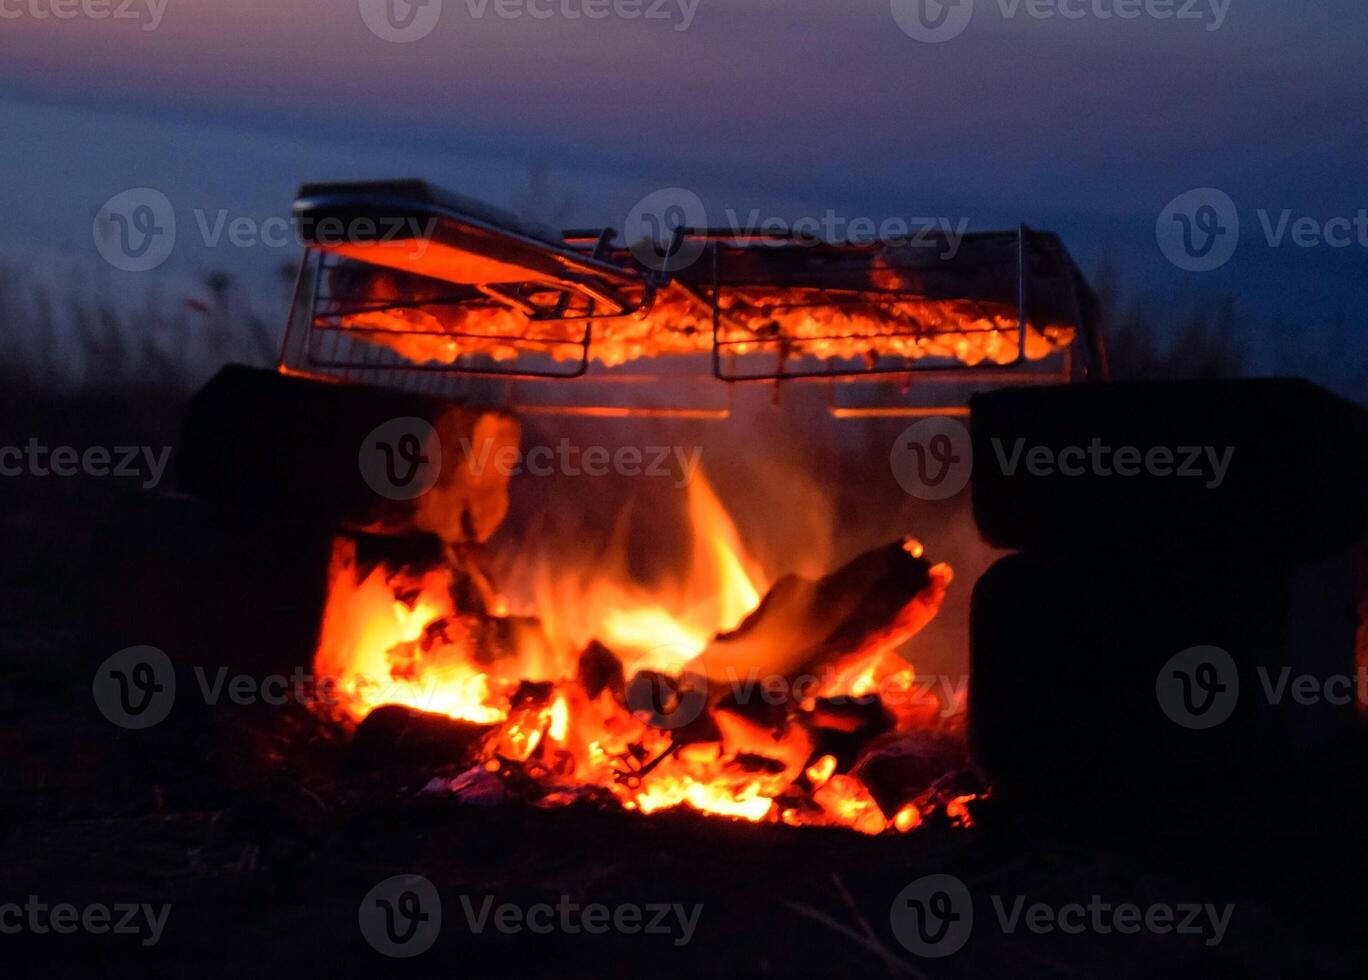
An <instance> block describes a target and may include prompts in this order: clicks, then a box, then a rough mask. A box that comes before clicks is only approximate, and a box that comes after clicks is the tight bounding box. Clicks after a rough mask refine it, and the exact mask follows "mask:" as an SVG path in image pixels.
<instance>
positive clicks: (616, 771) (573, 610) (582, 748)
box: [315, 473, 973, 834]
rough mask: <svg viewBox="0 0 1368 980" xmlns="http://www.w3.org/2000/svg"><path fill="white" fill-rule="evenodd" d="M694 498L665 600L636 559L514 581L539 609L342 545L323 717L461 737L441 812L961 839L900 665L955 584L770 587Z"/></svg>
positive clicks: (911, 578) (946, 574) (704, 497)
mask: <svg viewBox="0 0 1368 980" xmlns="http://www.w3.org/2000/svg"><path fill="white" fill-rule="evenodd" d="M687 498H688V506H687V512H688V519H689V525H690V528H689V530H690V535H691V538H692V545H691V549H690V551H689V554H688V555H687V556H685V558H684V562H683V565H684V571H683V574H682V575H681V576H680V577H679V578H678V579H677V580H676V581H675V582H672V583H671V584H670V585H669V587H662V588H659V589H648V588H645V587H643V586H641V585H640V584H637V583H635V582H633V581H632V580H631V579H630V578H629V576H628V574H627V573H626V562H625V560H624V559H625V554H624V553H619V554H618V555H616V556H614V555H610V556H607V557H606V558H605V557H600V558H599V559H598V560H597V561H596V563H595V565H594V566H593V567H592V568H575V567H574V566H573V564H570V563H566V562H564V561H559V562H546V563H542V564H540V565H538V564H537V563H536V562H520V563H516V564H517V565H518V566H520V567H521V569H522V573H523V574H522V577H523V578H525V579H526V580H527V581H526V582H525V583H523V584H525V585H530V586H531V588H530V592H531V595H532V596H533V601H532V603H531V604H530V606H529V607H528V608H514V606H513V604H511V603H510V601H509V599H508V598H507V597H506V596H505V595H504V594H503V593H502V592H501V591H500V590H499V589H498V588H497V587H496V585H495V584H494V583H493V582H491V581H490V579H489V577H488V576H487V575H486V573H485V572H484V571H483V570H482V568H481V567H480V566H481V561H480V558H479V556H478V555H477V554H476V553H475V552H474V551H473V550H472V548H471V547H469V546H466V547H462V548H449V549H447V550H445V551H444V553H443V555H442V556H441V557H439V558H436V559H434V560H424V561H419V562H412V561H409V562H394V561H386V560H378V561H366V560H364V559H363V558H362V557H360V555H359V553H358V547H357V544H356V541H355V540H353V539H351V538H348V537H345V536H341V537H338V538H337V540H336V541H335V543H334V548H333V558H332V564H331V569H330V573H329V594H328V599H327V605H326V609H325V614H324V619H323V626H322V632H321V639H320V643H319V648H318V652H317V657H316V662H315V670H316V674H317V675H318V676H320V677H327V678H330V679H333V680H335V682H336V690H335V694H336V697H335V698H333V699H330V703H329V706H328V710H329V711H331V712H333V713H335V714H336V715H337V716H339V717H340V718H341V719H342V720H343V721H344V723H347V724H356V725H360V726H362V728H363V729H364V727H365V726H366V725H368V724H370V725H375V724H388V725H393V724H396V723H397V722H396V719H395V718H393V717H392V716H393V715H394V714H395V713H396V712H397V711H400V710H401V709H412V711H415V712H425V713H431V714H436V715H441V716H445V717H446V718H449V719H453V720H456V721H458V722H460V723H462V725H461V726H460V727H461V729H463V734H462V736H461V739H462V740H463V741H464V742H465V743H466V745H467V749H466V753H465V758H464V759H463V763H464V764H466V765H467V766H468V768H467V769H466V771H464V772H462V773H460V774H458V775H456V776H455V777H453V778H448V779H444V780H437V781H435V782H434V785H433V786H432V787H431V788H432V789H434V790H440V791H447V792H455V793H458V794H469V795H472V796H489V795H490V794H493V795H494V796H496V797H503V796H506V795H510V794H512V793H515V792H516V793H522V794H524V795H530V797H531V798H532V799H533V800H534V801H535V802H536V803H537V804H538V805H541V806H557V805H564V804H566V803H570V802H573V801H576V800H583V799H588V800H598V801H602V802H603V803H604V804H605V805H616V806H621V807H623V808H625V809H628V810H634V811H638V812H640V813H643V814H650V813H654V812H656V811H659V810H664V809H669V808H671V807H677V806H685V807H690V808H692V809H695V810H698V811H702V812H703V813H708V814H716V815H720V816H725V817H733V818H740V819H744V820H750V821H766V820H768V821H782V822H784V823H787V824H794V825H799V824H817V825H827V826H842V827H849V828H852V829H855V830H858V831H860V832H863V833H868V834H878V833H882V832H884V831H886V830H900V831H906V830H910V829H911V828H913V827H916V826H917V825H918V824H919V823H921V821H922V820H923V819H924V818H925V817H926V816H927V815H928V814H929V813H930V812H931V811H933V810H935V809H936V808H937V807H940V808H948V813H947V815H949V816H950V817H951V818H952V819H955V820H958V821H966V820H968V810H967V808H966V804H967V803H968V802H970V800H971V799H972V798H973V794H972V793H963V794H961V793H951V794H949V795H947V794H946V792H945V790H944V788H943V787H939V786H937V787H932V786H928V785H925V781H922V782H918V781H916V780H908V779H906V778H905V777H906V770H907V768H908V767H909V766H912V767H917V766H925V765H926V764H927V761H928V760H927V758H926V756H927V754H928V752H931V751H933V749H935V746H936V743H937V739H938V738H939V737H941V736H942V735H944V734H945V733H944V732H943V731H941V729H940V727H939V725H938V722H939V719H941V718H943V717H945V716H946V715H948V714H951V712H947V711H945V710H944V707H945V706H943V705H940V704H939V703H938V701H937V700H936V699H935V698H934V697H932V696H930V695H929V694H927V693H925V692H924V691H923V690H922V688H921V686H919V685H918V684H917V682H916V680H917V679H916V672H915V670H914V668H913V667H912V666H910V665H909V664H908V662H907V661H906V660H904V659H903V658H902V656H900V654H899V651H900V649H902V648H903V646H904V644H906V643H907V641H908V640H909V639H910V638H912V637H913V636H914V635H915V634H916V633H917V632H918V630H920V629H921V628H922V627H923V626H924V625H925V624H926V623H927V622H928V621H930V620H931V618H932V617H934V616H935V614H936V612H937V610H938V608H939V607H940V604H941V600H942V598H943V597H944V595H945V590H946V588H947V587H948V586H949V585H950V581H951V578H952V573H951V570H950V566H949V565H947V564H945V563H932V562H931V561H930V560H928V559H927V558H926V556H924V555H923V549H922V546H921V545H920V544H919V543H918V542H917V541H915V540H913V539H907V540H904V541H895V542H892V543H890V544H889V545H887V546H886V547H883V548H880V549H877V550H875V551H871V552H868V553H866V554H863V555H861V556H859V557H857V558H856V559H854V560H853V561H850V562H848V563H846V564H845V565H843V566H841V567H840V568H838V569H836V570H834V571H832V572H831V573H830V574H828V575H826V576H825V577H823V578H821V579H820V580H816V581H814V580H810V579H804V578H801V577H799V576H796V575H785V576H783V577H781V578H779V579H778V580H777V581H775V582H773V583H770V582H767V581H766V580H765V578H764V576H763V574H762V573H761V572H760V571H759V570H758V567H757V565H756V563H755V562H754V561H753V560H752V559H751V558H750V556H748V555H747V553H746V550H745V548H744V545H743V543H742V542H741V540H740V537H739V536H738V534H737V531H736V527H735V525H734V523H733V521H732V519H731V518H730V516H729V515H728V513H727V511H726V510H725V508H724V507H723V506H722V504H721V502H720V500H719V499H718V497H717V495H716V493H715V492H714V490H713V489H712V487H711V485H710V484H709V483H708V481H707V479H706V478H705V477H704V476H703V475H702V474H701V473H700V474H698V475H697V476H696V477H695V479H694V481H693V482H692V483H691V484H690V486H689V488H688V491H687ZM377 719H378V720H377ZM362 737H364V735H363V736H362ZM935 750H936V751H940V752H942V753H943V752H944V749H943V748H941V749H935Z"/></svg>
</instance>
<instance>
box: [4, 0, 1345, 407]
mask: <svg viewBox="0 0 1368 980" xmlns="http://www.w3.org/2000/svg"><path fill="white" fill-rule="evenodd" d="M64 2H65V3H69V4H71V5H72V9H75V10H76V12H77V15H76V16H74V17H62V18H59V17H57V16H55V15H53V10H54V6H56V7H60V6H61V5H62V4H63V3H64ZM100 2H101V0H0V174H3V175H4V179H5V193H4V200H5V205H6V206H5V220H4V222H0V263H3V264H4V265H6V266H8V267H11V268H13V269H17V270H18V271H19V272H20V273H22V274H23V275H25V276H34V277H38V278H42V277H45V276H51V275H53V274H54V270H58V269H60V270H69V269H75V270H78V272H79V271H80V270H86V272H87V273H89V274H92V275H99V276H104V277H106V281H108V282H109V283H111V284H114V286H115V288H116V291H118V292H120V293H121V294H122V293H125V292H126V294H127V295H129V296H141V295H143V294H144V293H145V292H146V290H147V289H148V288H149V287H152V286H153V285H155V286H156V287H157V288H160V289H163V290H166V291H168V292H175V291H176V290H179V289H189V288H192V285H191V284H193V282H194V280H195V278H196V276H197V275H198V274H199V273H201V272H203V271H205V270H207V269H211V268H222V269H227V270H229V271H232V272H234V273H236V274H238V275H239V276H241V277H243V278H244V279H247V280H249V281H251V280H253V278H254V277H261V278H263V280H264V277H265V275H266V274H267V273H268V272H269V271H270V270H272V269H274V268H276V267H277V266H278V265H279V264H280V263H281V262H282V261H284V260H286V259H288V258H291V257H293V249H292V248H276V247H271V246H266V245H256V246H253V247H247V248H241V247H235V246H231V245H228V244H226V243H224V242H222V241H220V242H219V243H218V244H216V245H209V244H207V243H206V242H205V241H204V235H203V234H202V231H201V224H202V223H203V222H204V221H208V222H211V223H212V221H213V220H214V216H215V215H217V214H219V213H220V212H223V211H225V210H226V211H227V213H228V215H229V216H230V217H237V216H247V217H251V218H253V219H254V220H256V221H264V220H265V219H267V218H270V217H272V216H286V215H288V213H289V210H288V209H289V206H290V203H291V201H292V198H293V195H294V192H295V190H296V188H297V186H298V185H299V184H300V183H301V182H303V181H307V180H327V179H346V178H364V177H393V176H418V177H424V178H427V179H429V180H432V181H434V182H437V183H440V184H444V185H446V186H449V187H451V188H453V189H456V190H459V191H462V192H464V193H466V194H469V195H472V196H475V197H479V198H483V199H486V200H489V201H491V202H493V203H498V204H505V205H508V204H515V203H516V202H517V200H518V198H519V195H521V194H523V193H525V191H526V187H527V183H528V179H527V175H528V168H529V165H530V164H532V163H540V164H543V165H544V166H545V167H546V168H547V170H548V172H549V176H550V180H551V184H552V186H553V188H554V189H555V192H556V196H557V197H562V196H563V197H565V198H568V199H569V200H570V201H571V202H572V203H573V209H572V210H571V212H570V213H569V214H568V216H567V217H566V218H565V223H566V224H574V225H601V224H607V225H614V226H616V227H619V228H620V227H621V226H622V221H623V217H624V216H625V215H626V213H627V211H628V210H629V209H630V208H631V207H632V205H633V204H634V203H635V202H636V201H637V200H639V199H640V198H641V197H642V196H644V195H645V194H647V193H650V192H651V191H654V190H656V189H659V188H664V187H674V186H679V187H685V188H689V189H691V190H693V191H695V192H696V193H698V194H699V195H700V196H701V197H702V199H703V200H704V202H705V204H706V205H707V207H708V210H709V217H710V219H711V221H712V223H713V224H726V223H727V220H728V218H727V212H728V209H731V210H733V211H736V212H739V213H741V214H743V215H744V214H745V213H747V212H749V211H750V210H751V209H752V208H760V209H761V210H762V213H763V214H764V215H766V216H777V217H783V218H787V219H790V220H792V219H796V218H799V217H803V216H809V215H812V216H818V217H820V216H822V215H823V214H824V213H825V212H826V211H827V209H833V210H834V211H835V212H836V213H837V214H839V215H841V216H843V217H845V218H846V219H853V218H856V217H868V218H871V219H873V220H875V221H878V220H881V219H883V218H885V217H889V216H899V217H904V218H913V217H944V218H947V219H949V220H951V221H953V222H956V223H958V222H959V221H961V220H967V221H968V224H969V228H970V230H982V229H988V228H1001V227H1013V226H1015V225H1016V224H1017V223H1018V222H1026V223H1028V224H1031V225H1032V226H1036V227H1041V228H1046V229H1050V230H1054V231H1058V232H1059V233H1060V234H1061V235H1063V236H1064V239H1065V242H1066V244H1068V245H1069V246H1070V248H1071V249H1072V250H1073V252H1074V253H1075V255H1076V256H1077V257H1078V259H1079V261H1080V264H1081V265H1082V266H1083V268H1084V269H1085V271H1086V272H1088V273H1089V274H1093V275H1095V274H1096V273H1097V272H1098V270H1099V269H1100V268H1101V267H1102V266H1103V265H1104V263H1105V264H1108V265H1110V266H1111V267H1113V268H1115V269H1116V270H1117V272H1118V275H1119V278H1120V279H1121V281H1122V282H1123V283H1125V284H1126V287H1127V290H1128V294H1129V295H1130V296H1131V298H1132V299H1135V300H1137V301H1140V302H1142V303H1145V304H1147V305H1148V306H1149V307H1150V308H1151V309H1154V310H1156V311H1159V312H1162V313H1166V314H1168V315H1171V316H1173V317H1174V318H1175V319H1181V317H1182V315H1183V314H1184V313H1185V312H1186V310H1187V309H1188V308H1189V307H1190V306H1191V305H1192V303H1194V302H1196V301H1198V300H1200V299H1201V298H1203V297H1213V296H1221V295H1233V296H1235V297H1236V298H1237V300H1238V302H1239V309H1240V310H1241V311H1243V312H1244V313H1246V314H1249V315H1250V317H1249V331H1250V338H1251V345H1250V346H1251V351H1252V353H1253V357H1254V362H1255V363H1254V365H1253V367H1254V368H1255V369H1258V370H1273V369H1276V367H1277V366H1278V364H1277V362H1276V357H1277V355H1276V354H1275V351H1276V349H1277V348H1278V345H1279V344H1281V343H1285V342H1288V341H1287V340H1286V339H1285V338H1284V339H1282V340H1279V339H1276V338H1274V339H1270V337H1269V336H1268V333H1269V331H1270V329H1271V327H1270V326H1269V324H1270V323H1271V320H1272V318H1274V317H1278V316H1281V317H1286V318H1287V319H1288V320H1290V321H1291V322H1293V323H1295V324H1297V325H1298V326H1299V329H1300V330H1301V333H1299V334H1298V335H1297V336H1296V337H1293V338H1291V341H1290V343H1291V344H1292V345H1293V346H1299V347H1301V346H1304V347H1306V348H1307V349H1309V350H1312V351H1314V352H1316V357H1317V358H1318V363H1319V364H1321V365H1322V366H1323V372H1324V373H1323V376H1324V377H1325V378H1326V379H1327V380H1332V381H1335V380H1337V375H1336V373H1335V372H1336V370H1337V368H1338V367H1342V366H1343V365H1342V364H1338V365H1336V364H1332V363H1331V359H1330V358H1329V357H1328V356H1327V355H1328V351H1327V350H1326V349H1325V348H1326V347H1327V346H1328V344H1329V340H1328V338H1329V337H1331V336H1332V335H1333V334H1334V332H1335V331H1341V332H1343V333H1345V334H1346V335H1348V336H1352V337H1354V338H1356V339H1357V341H1358V351H1359V352H1358V353H1357V354H1356V355H1355V356H1357V357H1358V358H1359V361H1360V362H1362V360H1363V355H1362V351H1363V348H1364V346H1365V342H1364V340H1363V336H1364V329H1365V315H1364V313H1363V311H1364V309H1365V308H1368V230H1365V229H1363V228H1362V225H1360V228H1359V230H1358V231H1354V230H1352V227H1353V226H1352V223H1353V222H1354V220H1355V218H1356V217H1357V216H1359V215H1360V214H1362V213H1363V211H1364V209H1365V208H1368V171H1365V168H1364V156H1365V149H1366V148H1368V112H1365V109H1368V56H1366V55H1365V53H1364V52H1365V48H1366V47H1368V44H1366V42H1368V4H1364V3H1363V2H1362V0H1314V2H1297V3H1275V2H1272V0H1198V2H1191V3H1190V2H1189V0H1171V2H1166V0H1145V2H1142V0H1034V2H1028V0H1019V2H1018V0H964V2H966V3H969V2H972V3H973V8H972V18H971V19H970V20H969V22H968V23H967V26H965V27H964V29H963V31H962V33H961V34H959V35H958V36H955V37H952V38H950V39H948V40H943V41H941V42H940V43H928V42H926V41H924V40H920V39H918V38H916V37H913V36H911V34H910V33H909V32H908V31H907V30H904V29H903V26H900V24H901V25H904V26H905V25H906V24H907V23H909V21H908V17H907V15H908V13H909V11H914V10H915V5H916V3H917V2H919V0H891V3H890V0H855V2H847V3H841V4H835V3H831V2H818V0H784V2H779V0H697V2H696V4H695V2H694V0H667V2H663V3H659V4H657V0H644V3H643V4H641V5H640V7H641V8H645V9H650V8H652V5H653V4H657V5H656V7H655V8H654V12H655V13H656V14H659V16H651V17H646V16H642V17H638V18H633V19H627V18H624V17H621V16H617V15H616V14H615V13H614V12H615V11H620V10H621V9H624V8H622V7H620V6H619V4H620V3H621V0H612V2H608V0H599V2H600V3H601V4H602V7H601V8H600V9H606V10H607V11H608V13H609V16H607V17H606V18H604V19H593V20H591V19H588V18H587V17H584V16H575V15H576V14H581V13H583V12H584V11H585V9H586V6H585V0H531V3H530V4H528V3H526V2H523V0H504V6H503V7H499V6H498V5H497V4H495V3H494V2H493V0H489V2H488V4H486V3H485V2H483V0H445V3H440V2H439V0H430V7H429V8H426V9H424V8H417V9H416V10H412V9H410V8H408V7H407V4H404V3H402V2H401V3H399V8H403V9H401V10H400V13H414V14H416V15H417V16H426V15H427V14H428V13H429V12H430V10H431V6H436V7H437V8H438V9H437V11H436V13H437V14H438V15H439V16H438V19H437V21H436V24H435V26H434V27H433V28H432V29H431V31H430V33H427V34H426V35H425V36H422V37H420V38H419V39H417V40H413V41H411V42H409V43H396V42H393V41H389V40H384V39H382V38H381V37H379V36H377V34H376V33H374V32H373V31H372V30H371V29H370V28H369V27H368V26H367V22H366V20H365V18H364V17H363V9H364V8H365V7H366V6H367V4H368V3H369V2H370V0H359V2H358V0H331V2H328V0H294V2H286V0H109V5H108V7H107V8H105V9H111V10H112V9H118V8H119V7H120V5H126V10H127V12H128V13H129V14H130V15H131V16H130V17H127V18H123V17H120V18H105V19H97V18H95V17H92V16H87V15H86V14H84V13H81V11H82V10H84V9H86V8H85V7H84V6H83V4H88V3H93V4H95V5H96V7H99V6H100ZM594 2H595V0H588V6H589V8H592V7H593V5H594ZM925 2H927V3H929V4H930V6H929V8H928V10H929V11H930V12H931V13H933V14H934V13H936V12H937V11H940V12H945V11H946V10H947V9H948V10H949V11H950V12H951V13H955V14H957V13H959V11H958V10H956V9H955V8H940V7H939V5H938V3H937V2H936V0H925ZM628 3H629V6H628V7H627V8H626V9H629V10H630V9H632V8H631V7H630V0H628ZM163 5H164V6H163ZM371 6H372V7H374V6H375V5H374V4H371ZM1128 6H1129V7H1130V8H1131V9H1138V10H1139V11H1140V15H1139V16H1137V17H1134V18H1123V17H1121V16H1120V15H1119V14H1120V11H1122V10H1123V9H1125V8H1127V7H1128ZM639 9H640V8H639ZM500 10H502V11H503V13H502V14H501V13H500V12H499V11H500ZM1164 10H1168V11H1171V12H1181V13H1182V14H1183V16H1173V17H1167V18H1163V19H1160V18H1159V17H1156V16H1152V13H1154V12H1162V11H1164ZM1032 11H1034V13H1032ZM1146 11H1150V13H1146ZM1043 12H1050V13H1051V15H1050V16H1040V15H1041V14H1042V13H1043ZM534 13H538V14H547V16H534ZM1073 14H1079V16H1073ZM510 15H513V16H510ZM898 15H901V16H898ZM914 33H915V32H914ZM135 187H151V188H155V189H157V190H159V191H161V192H163V193H164V194H166V195H167V197H168V198H169V199H170V201H171V202H172V204H173V206H174V208H175V213H176V219H177V225H178V237H177V245H176V249H175V251H174V253H173V254H172V256H171V258H170V259H169V260H168V261H167V262H166V263H165V265H163V266H161V267H160V268H158V269H157V270H155V271H153V272H147V273H128V272H119V271H117V270H113V269H107V268H106V269H103V270H101V271H99V272H98V273H95V272H92V271H91V270H93V269H94V268H95V266H97V265H98V264H99V263H100V258H99V255H98V253H97V252H96V249H95V247H94V244H93V242H92V235H91V224H92V220H93V218H94V215H95V213H96V212H97V210H98V209H99V208H100V206H101V204H102V203H103V202H105V201H106V200H107V199H108V198H110V197H111V196H112V195H115V194H117V193H119V192H121V191H124V190H127V189H129V188H135ZM1194 188H1215V189H1217V190H1219V191H1222V192H1224V193H1225V194H1226V195H1228V196H1229V198H1230V199H1231V201H1232V202H1233V204H1234V206H1235V208H1236V209H1237V213H1238V220H1239V225H1240V228H1239V244H1238V248H1237V249H1236V251H1235V253H1234V255H1233V257H1232V258H1231V259H1230V260H1229V261H1228V262H1226V263H1225V264H1224V265H1222V266H1221V267H1220V268H1218V269H1216V270H1214V271H1209V272H1192V271H1186V270H1184V269H1180V268H1178V267H1177V266H1176V265H1175V264H1173V263H1171V262H1170V261H1168V260H1167V259H1166V258H1165V255H1164V253H1163V252H1161V250H1160V247H1159V245H1158V243H1157V241H1156V222H1157V221H1159V219H1160V215H1161V213H1162V212H1164V209H1165V207H1166V205H1168V203H1169V202H1170V201H1171V200H1173V199H1174V198H1175V197H1177V196H1178V195H1180V194H1183V193H1184V192H1187V191H1189V190H1192V189H1194ZM1304 218H1305V219H1311V220H1312V222H1313V225H1314V227H1313V225H1306V226H1305V228H1304V232H1305V233H1304V234H1303V235H1301V236H1298V237H1297V238H1295V239H1294V236H1293V234H1292V232H1291V230H1290V229H1291V228H1292V225H1293V223H1295V222H1297V221H1298V220H1300V219H1304ZM1335 222H1338V224H1336V223H1335ZM1346 222H1347V223H1349V224H1348V227H1350V228H1351V231H1350V232H1349V233H1348V237H1347V238H1344V236H1343V235H1338V236H1337V234H1335V233H1332V232H1343V229H1344V228H1345V227H1346V224H1345V223H1346ZM1280 223H1284V224H1285V225H1286V229H1287V230H1286V233H1285V234H1283V235H1281V236H1279V235H1277V234H1276V233H1277V232H1278V230H1279V229H1278V226H1279V224H1280ZM1265 225H1267V226H1268V228H1265ZM1327 234H1328V235H1329V238H1330V239H1332V240H1341V241H1347V242H1348V244H1342V245H1338V246H1337V245H1334V244H1331V243H1330V242H1329V241H1327V240H1326V236H1327ZM1275 243H1276V244H1275ZM1337 360H1341V361H1342V358H1340V359H1337ZM1341 387H1342V383H1341Z"/></svg>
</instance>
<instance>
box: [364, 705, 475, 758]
mask: <svg viewBox="0 0 1368 980" xmlns="http://www.w3.org/2000/svg"><path fill="white" fill-rule="evenodd" d="M489 731H490V726H488V725H477V724H475V723H473V722H469V721H461V720H460V719H457V718H449V717H447V716H446V715H438V714H433V713H431V712H428V711H418V710H417V709H415V708H409V707H405V706H404V705H399V704H387V705H385V706H383V707H380V708H376V709H375V710H374V711H372V712H371V713H370V714H369V715H367V716H366V718H365V720H364V721H362V722H361V724H360V725H358V726H357V729H356V733H355V734H354V735H353V736H352V741H351V761H352V764H353V765H355V766H356V767H357V768H358V769H362V770H370V769H377V768H381V767H385V766H393V765H400V766H445V765H452V764H457V763H461V762H464V761H465V760H467V759H468V758H469V757H470V754H471V750H472V748H473V747H474V746H475V745H476V743H478V742H479V740H480V739H482V738H483V737H484V736H485V735H486V734H488V732H489Z"/></svg>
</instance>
